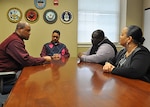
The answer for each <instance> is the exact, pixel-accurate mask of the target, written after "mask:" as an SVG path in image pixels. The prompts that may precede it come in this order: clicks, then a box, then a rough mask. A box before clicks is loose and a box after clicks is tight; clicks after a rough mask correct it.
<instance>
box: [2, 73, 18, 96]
mask: <svg viewBox="0 0 150 107" xmlns="http://www.w3.org/2000/svg"><path fill="white" fill-rule="evenodd" d="M15 82H16V72H15V71H9V72H0V93H1V94H2V95H4V94H8V93H10V91H11V89H12V87H13V85H14V84H15Z"/></svg>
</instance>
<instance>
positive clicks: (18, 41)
mask: <svg viewBox="0 0 150 107" xmlns="http://www.w3.org/2000/svg"><path fill="white" fill-rule="evenodd" d="M30 31H31V27H30V25H29V23H27V22H19V23H18V24H17V25H16V29H15V31H14V32H13V33H12V34H11V35H10V36H8V37H7V38H6V39H5V40H4V41H3V42H2V43H1V44H0V72H9V71H16V77H18V76H19V74H20V71H21V70H22V69H23V68H24V67H26V66H35V65H40V64H45V63H48V62H50V61H51V57H50V56H44V57H33V56H30V55H29V53H28V52H27V50H26V49H25V44H24V40H28V39H29V37H30ZM16 77H11V78H10V77H7V78H4V83H6V81H11V82H10V83H9V85H10V86H11V87H9V89H7V90H11V88H12V87H13V86H14V84H15V82H16ZM5 85H6V84H4V87H5ZM7 85H8V84H7ZM5 91H6V90H5ZM7 96H8V95H5V96H2V95H0V102H1V101H2V102H1V103H3V102H4V101H5V99H6V98H7Z"/></svg>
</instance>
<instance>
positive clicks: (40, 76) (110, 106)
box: [4, 57, 150, 107]
mask: <svg viewBox="0 0 150 107" xmlns="http://www.w3.org/2000/svg"><path fill="white" fill-rule="evenodd" d="M4 107H150V83H147V82H144V81H141V80H136V79H128V78H125V77H121V76H117V75H113V74H111V73H104V72H103V71H102V65H100V64H96V63H85V62H79V61H78V59H77V58H74V57H70V58H69V59H65V60H64V59H63V60H60V61H55V60H54V61H52V62H51V63H49V64H44V65H39V66H31V67H25V68H24V69H23V70H22V73H21V75H20V76H19V78H18V80H17V82H16V84H15V85H14V87H13V89H12V91H11V92H10V94H9V96H8V98H7V100H6V102H5V104H4Z"/></svg>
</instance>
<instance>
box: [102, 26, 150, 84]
mask: <svg viewBox="0 0 150 107" xmlns="http://www.w3.org/2000/svg"><path fill="white" fill-rule="evenodd" d="M144 40H145V39H144V37H143V33H142V30H141V28H139V27H138V26H134V25H131V26H129V27H125V28H123V30H122V33H121V35H120V44H121V45H122V46H124V47H125V48H124V49H122V50H121V51H120V52H119V53H118V54H117V55H116V56H115V57H114V58H113V59H110V60H109V61H107V62H106V63H105V65H104V66H103V71H104V72H111V73H112V74H116V75H120V76H123V77H127V78H133V79H141V80H144V81H146V82H150V52H149V50H148V49H147V48H146V47H144V46H143V45H142V44H143V42H144Z"/></svg>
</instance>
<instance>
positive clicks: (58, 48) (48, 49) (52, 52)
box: [40, 30, 70, 60]
mask: <svg viewBox="0 0 150 107" xmlns="http://www.w3.org/2000/svg"><path fill="white" fill-rule="evenodd" d="M59 39H60V31H58V30H54V31H53V33H52V40H51V42H48V43H46V44H44V46H43V49H42V51H41V54H40V55H41V56H47V55H48V56H51V58H52V59H55V60H59V59H60V58H62V57H64V58H68V57H70V53H69V51H68V49H67V47H66V45H65V44H63V43H61V42H59Z"/></svg>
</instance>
